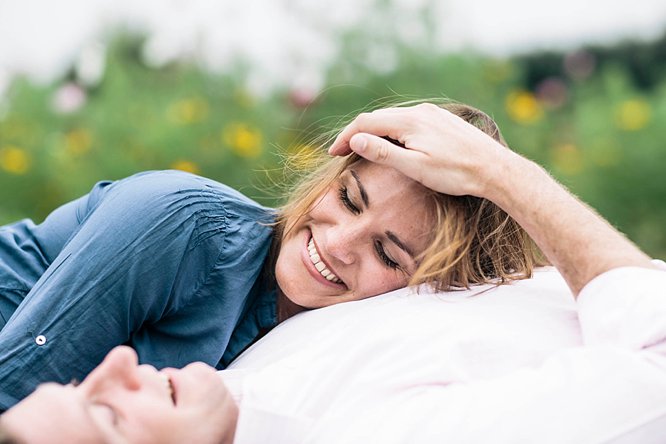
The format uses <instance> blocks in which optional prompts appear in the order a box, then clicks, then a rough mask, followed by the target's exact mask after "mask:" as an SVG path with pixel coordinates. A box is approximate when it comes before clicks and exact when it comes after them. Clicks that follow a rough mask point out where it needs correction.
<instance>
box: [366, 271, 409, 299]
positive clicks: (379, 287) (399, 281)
mask: <svg viewBox="0 0 666 444" xmlns="http://www.w3.org/2000/svg"><path fill="white" fill-rule="evenodd" d="M369 268H371V269H367V270H365V271H362V272H361V276H363V279H361V280H359V286H358V291H357V294H358V299H365V298H368V297H371V296H377V295H380V294H382V293H387V292H389V291H393V290H397V289H398V288H403V287H406V286H407V284H408V283H409V280H408V278H407V277H405V276H404V275H403V274H402V273H401V272H399V271H394V270H389V269H386V268H384V267H382V266H381V265H379V264H378V265H372V267H369Z"/></svg>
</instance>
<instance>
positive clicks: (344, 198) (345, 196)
mask: <svg viewBox="0 0 666 444" xmlns="http://www.w3.org/2000/svg"><path fill="white" fill-rule="evenodd" d="M339 191H340V201H341V202H342V204H343V205H344V206H345V207H347V209H348V210H349V211H351V212H352V213H354V214H356V215H358V214H361V210H359V209H358V207H357V206H356V205H354V203H353V202H352V201H351V199H350V198H349V193H347V187H345V186H341V187H340V190H339Z"/></svg>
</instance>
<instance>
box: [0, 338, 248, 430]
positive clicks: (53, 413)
mask: <svg viewBox="0 0 666 444" xmlns="http://www.w3.org/2000/svg"><path fill="white" fill-rule="evenodd" d="M169 381H170V383H169ZM170 385H171V387H170ZM236 418H237V408H236V405H235V403H234V401H233V400H232V399H231V397H230V395H229V393H228V392H227V390H226V388H225V387H224V384H223V383H222V381H221V379H220V378H219V377H218V376H217V375H216V373H215V370H213V369H212V368H210V367H208V366H206V365H205V364H202V363H196V364H190V365H188V366H187V367H185V368H184V369H182V370H175V369H166V370H163V371H162V372H158V371H157V370H155V368H154V367H151V366H147V365H137V356H136V353H135V352H134V350H132V349H131V348H129V347H117V348H115V349H113V350H112V351H111V352H110V353H109V354H108V355H107V357H106V359H104V362H102V364H100V365H99V366H98V367H97V368H96V369H95V370H94V371H93V372H92V373H90V375H89V376H88V377H87V378H86V379H85V380H84V381H83V382H82V383H81V384H80V385H78V386H74V385H72V384H70V385H60V384H54V383H49V384H43V385H40V386H39V387H38V388H37V390H36V391H35V392H34V393H33V394H32V395H30V396H29V397H27V398H26V399H24V400H23V401H21V402H20V403H19V404H17V405H16V406H14V407H13V408H11V409H10V410H9V411H7V412H6V413H5V414H4V415H3V417H2V420H3V425H4V426H5V427H6V428H7V429H8V431H9V432H10V433H12V434H13V435H16V436H17V438H19V441H20V442H23V441H25V442H30V443H31V442H49V443H70V442H86V443H88V442H89V443H98V442H99V443H130V442H131V443H181V442H199V443H220V442H231V441H232V439H233V433H234V430H235V422H236Z"/></svg>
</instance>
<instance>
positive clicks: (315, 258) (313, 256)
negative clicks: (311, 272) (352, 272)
mask: <svg viewBox="0 0 666 444" xmlns="http://www.w3.org/2000/svg"><path fill="white" fill-rule="evenodd" d="M308 252H309V253H310V260H311V261H312V263H313V264H314V266H315V268H316V269H317V271H318V272H319V273H320V274H321V275H322V276H324V277H325V278H326V279H327V280H329V281H331V282H335V283H336V284H339V283H342V281H341V280H340V278H338V277H337V276H336V275H335V274H333V272H332V271H331V270H329V269H328V268H326V264H324V263H323V262H322V261H321V257H320V256H319V253H317V248H316V247H315V244H314V239H312V238H310V242H309V243H308Z"/></svg>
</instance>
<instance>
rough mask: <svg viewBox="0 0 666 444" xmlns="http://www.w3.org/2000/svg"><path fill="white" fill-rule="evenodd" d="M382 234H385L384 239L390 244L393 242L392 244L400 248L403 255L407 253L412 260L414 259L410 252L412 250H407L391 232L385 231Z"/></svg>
mask: <svg viewBox="0 0 666 444" xmlns="http://www.w3.org/2000/svg"><path fill="white" fill-rule="evenodd" d="M384 234H386V237H387V238H388V239H389V240H390V241H391V242H393V243H394V244H396V245H397V246H398V248H400V249H401V250H402V251H404V252H405V253H407V254H408V255H409V256H410V257H411V258H412V259H414V253H413V252H412V249H411V248H409V247H408V246H407V245H405V244H404V243H403V242H402V241H401V240H400V238H399V237H398V236H396V234H395V233H393V232H392V231H385V232H384Z"/></svg>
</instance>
